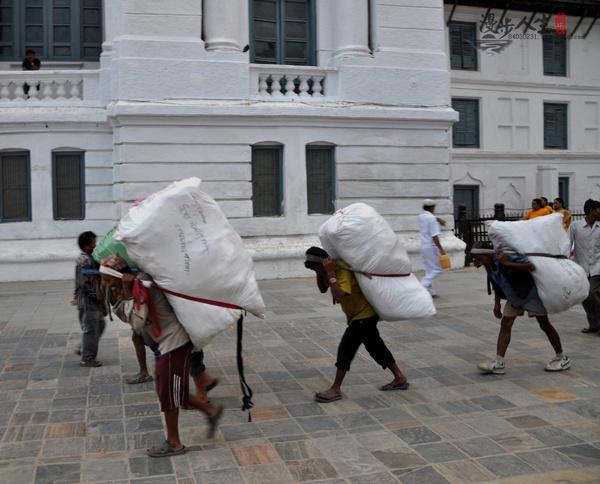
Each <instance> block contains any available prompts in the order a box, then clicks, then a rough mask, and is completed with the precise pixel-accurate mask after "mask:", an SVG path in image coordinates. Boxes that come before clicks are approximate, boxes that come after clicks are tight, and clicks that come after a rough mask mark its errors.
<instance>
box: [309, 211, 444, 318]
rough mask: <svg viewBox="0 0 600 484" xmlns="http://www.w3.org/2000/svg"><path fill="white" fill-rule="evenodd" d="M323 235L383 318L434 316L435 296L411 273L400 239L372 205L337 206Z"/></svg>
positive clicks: (327, 246) (332, 253)
mask: <svg viewBox="0 0 600 484" xmlns="http://www.w3.org/2000/svg"><path fill="white" fill-rule="evenodd" d="M319 238H320V239H321V244H322V245H323V248H324V249H325V250H326V251H327V252H328V253H329V255H330V257H332V258H333V259H342V260H343V261H344V262H346V264H348V265H349V266H350V267H351V268H352V270H353V271H354V273H355V276H356V279H357V280H358V284H359V285H360V288H361V290H362V292H363V294H364V295H365V297H366V298H367V300H368V301H369V303H371V305H372V306H373V308H374V309H375V311H377V314H378V315H379V317H380V318H381V319H382V320H386V321H397V320H401V319H413V318H426V317H429V316H433V315H434V314H435V306H434V304H433V300H432V299H431V295H430V294H429V292H427V290H426V289H425V288H424V287H423V286H422V285H421V283H420V282H419V281H418V279H417V278H416V277H415V275H414V274H412V273H411V264H410V260H409V258H408V254H407V253H406V250H405V249H404V246H403V244H402V241H401V240H400V239H399V238H398V236H397V235H396V234H395V233H394V231H393V230H392V228H391V227H390V225H389V224H388V223H387V222H386V220H385V219H384V218H383V217H382V216H381V215H379V214H378V213H377V212H376V211H375V209H374V208H372V207H371V206H369V205H367V204H365V203H355V204H352V205H349V206H348V207H346V208H342V209H340V210H338V211H337V212H335V213H334V214H333V216H332V217H331V218H330V219H329V220H327V221H326V222H325V223H324V224H323V225H322V226H321V228H320V230H319Z"/></svg>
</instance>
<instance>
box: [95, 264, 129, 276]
mask: <svg viewBox="0 0 600 484" xmlns="http://www.w3.org/2000/svg"><path fill="white" fill-rule="evenodd" d="M98 272H100V274H106V275H107V276H112V277H116V278H117V279H123V274H122V273H121V272H119V271H115V270H114V269H111V268H110V267H108V266H100V269H99V270H98Z"/></svg>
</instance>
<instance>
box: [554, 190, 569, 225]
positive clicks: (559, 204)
mask: <svg viewBox="0 0 600 484" xmlns="http://www.w3.org/2000/svg"><path fill="white" fill-rule="evenodd" d="M554 211H555V212H559V213H562V216H563V227H564V229H565V230H569V225H571V221H572V220H573V217H572V216H571V212H569V211H568V210H567V209H566V208H565V201H564V200H563V199H562V198H560V197H557V198H555V199H554Z"/></svg>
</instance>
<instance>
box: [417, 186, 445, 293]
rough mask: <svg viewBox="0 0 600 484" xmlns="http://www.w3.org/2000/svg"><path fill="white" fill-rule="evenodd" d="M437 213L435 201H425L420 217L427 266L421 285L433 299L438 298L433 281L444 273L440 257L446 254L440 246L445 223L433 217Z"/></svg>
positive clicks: (422, 243)
mask: <svg viewBox="0 0 600 484" xmlns="http://www.w3.org/2000/svg"><path fill="white" fill-rule="evenodd" d="M434 211H435V200H431V199H429V198H427V199H425V200H423V212H422V213H421V214H420V215H419V227H420V230H421V254H422V255H423V265H424V266H425V277H423V279H421V284H423V286H424V287H425V289H427V290H428V291H429V294H431V296H432V297H437V293H436V292H435V289H434V287H433V281H434V280H435V278H436V277H437V276H438V275H439V274H440V272H442V267H441V265H440V255H444V254H445V253H446V252H445V251H444V249H443V248H442V244H440V233H441V232H440V222H441V223H442V225H445V222H444V221H443V220H441V219H439V218H437V217H435V216H434V215H433V212H434Z"/></svg>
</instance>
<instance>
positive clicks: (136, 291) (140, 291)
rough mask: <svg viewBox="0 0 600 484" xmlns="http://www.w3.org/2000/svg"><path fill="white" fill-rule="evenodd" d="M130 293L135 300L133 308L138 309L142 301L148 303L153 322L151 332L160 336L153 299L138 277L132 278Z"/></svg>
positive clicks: (158, 321) (160, 331)
mask: <svg viewBox="0 0 600 484" xmlns="http://www.w3.org/2000/svg"><path fill="white" fill-rule="evenodd" d="M132 295H133V298H134V300H135V308H136V309H137V310H139V309H140V307H141V306H142V304H143V303H146V304H148V309H149V310H150V318H151V319H152V323H153V329H152V332H153V334H154V336H156V337H157V338H158V337H160V335H161V334H162V329H161V327H160V320H159V318H158V313H157V312H156V306H155V305H154V301H153V300H152V297H151V296H150V291H149V290H148V288H147V287H146V286H144V284H143V283H142V281H141V280H140V279H137V278H136V279H134V281H133V289H132Z"/></svg>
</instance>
